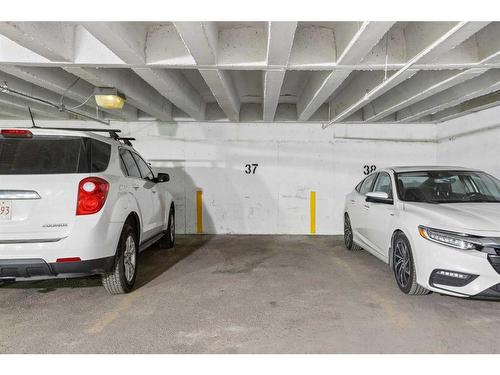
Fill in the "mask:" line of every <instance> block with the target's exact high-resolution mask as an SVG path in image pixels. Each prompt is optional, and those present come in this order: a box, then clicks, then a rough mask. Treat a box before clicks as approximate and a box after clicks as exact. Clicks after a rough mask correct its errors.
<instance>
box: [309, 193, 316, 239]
mask: <svg viewBox="0 0 500 375" xmlns="http://www.w3.org/2000/svg"><path fill="white" fill-rule="evenodd" d="M310 202H311V234H316V192H315V191H311V199H310Z"/></svg>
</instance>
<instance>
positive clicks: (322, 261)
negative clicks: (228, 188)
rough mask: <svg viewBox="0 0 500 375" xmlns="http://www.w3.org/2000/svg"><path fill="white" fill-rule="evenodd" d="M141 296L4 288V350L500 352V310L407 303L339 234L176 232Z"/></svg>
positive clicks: (56, 285)
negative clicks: (171, 246) (173, 245)
mask: <svg viewBox="0 0 500 375" xmlns="http://www.w3.org/2000/svg"><path fill="white" fill-rule="evenodd" d="M140 261H141V264H140V266H141V269H140V275H139V278H138V284H139V285H138V289H137V290H136V291H135V292H133V293H131V294H129V295H125V296H114V297H110V296H108V295H107V294H106V292H105V291H104V289H103V288H102V287H101V286H100V281H99V279H96V278H93V279H82V280H60V281H44V282H29V283H26V282H25V283H18V284H12V285H6V286H4V287H2V288H0V352H1V353H476V352H478V353H489V352H492V353H495V352H496V353H498V352H500V349H499V348H500V324H499V323H500V310H499V308H500V304H499V303H497V302H491V301H473V300H463V299H458V298H453V297H445V296H440V295H437V294H432V295H430V296H421V297H409V296H405V295H403V294H402V293H401V292H400V291H399V290H398V289H397V287H396V285H395V283H394V281H393V279H392V275H391V273H390V271H389V269H388V267H387V266H386V265H384V264H383V263H382V262H380V261H378V260H377V259H376V258H374V257H373V256H371V255H369V254H368V253H366V252H360V253H350V252H348V251H347V250H345V248H344V247H343V244H342V239H341V238H340V237H305V236H304V237H303V236H294V237H292V236H180V237H179V238H178V243H177V248H176V250H175V251H163V250H159V249H152V250H149V251H147V252H145V253H144V254H143V255H142V256H141V258H140Z"/></svg>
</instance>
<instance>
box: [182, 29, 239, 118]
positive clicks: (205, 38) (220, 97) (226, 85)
mask: <svg viewBox="0 0 500 375" xmlns="http://www.w3.org/2000/svg"><path fill="white" fill-rule="evenodd" d="M174 25H175V28H176V30H177V32H178V33H179V35H180V37H181V39H182V41H183V42H184V44H185V46H186V48H187V49H188V51H189V52H190V54H191V56H192V57H193V59H194V61H195V62H196V64H197V65H200V66H204V65H216V64H217V53H218V50H219V49H218V42H219V39H218V28H217V25H216V24H215V22H175V23H174ZM199 72H200V74H201V76H202V77H203V79H204V80H205V83H206V84H207V86H208V87H209V89H210V91H211V92H212V94H213V95H214V97H215V100H217V103H218V104H219V106H220V107H221V109H222V111H223V112H224V113H225V115H226V116H227V118H228V119H229V120H231V121H238V120H239V116H240V107H241V102H240V98H239V96H238V93H237V91H236V88H235V85H234V82H233V79H232V77H231V75H230V73H229V72H227V71H224V70H220V69H203V68H200V69H199Z"/></svg>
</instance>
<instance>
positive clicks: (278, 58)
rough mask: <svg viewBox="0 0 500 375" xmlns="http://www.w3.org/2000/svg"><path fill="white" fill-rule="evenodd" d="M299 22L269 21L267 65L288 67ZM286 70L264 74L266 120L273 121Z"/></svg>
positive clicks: (268, 71) (270, 71) (264, 114)
mask: <svg viewBox="0 0 500 375" xmlns="http://www.w3.org/2000/svg"><path fill="white" fill-rule="evenodd" d="M297 24H298V22H268V28H267V65H268V66H278V67H283V66H284V67H286V66H287V65H288V61H289V59H290V53H291V51H292V46H293V40H294V37H295V31H296V29H297ZM285 73H286V70H285V69H284V68H281V69H278V70H267V71H265V72H264V74H263V85H262V87H263V94H262V95H263V99H262V100H263V110H262V112H263V113H262V117H263V119H264V121H273V120H274V116H275V114H276V108H278V103H279V99H280V94H281V87H282V85H283V80H284V79H285Z"/></svg>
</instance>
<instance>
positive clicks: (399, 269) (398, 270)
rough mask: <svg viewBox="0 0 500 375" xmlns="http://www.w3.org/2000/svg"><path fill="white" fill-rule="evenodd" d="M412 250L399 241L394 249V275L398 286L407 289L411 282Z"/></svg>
mask: <svg viewBox="0 0 500 375" xmlns="http://www.w3.org/2000/svg"><path fill="white" fill-rule="evenodd" d="M410 262H411V257H410V250H409V249H408V246H407V244H406V243H405V241H403V240H401V239H399V240H398V241H397V242H396V246H395V248H394V273H395V275H396V280H397V282H398V284H399V285H400V286H401V287H403V288H406V287H407V286H408V283H409V282H410V275H411V271H410Z"/></svg>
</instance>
